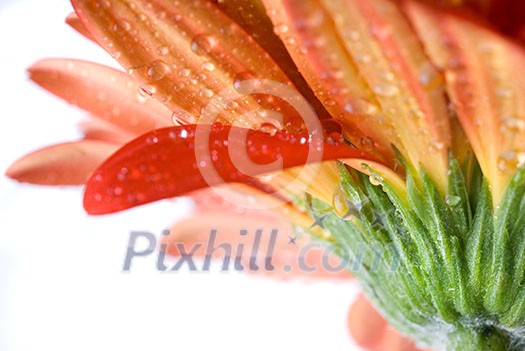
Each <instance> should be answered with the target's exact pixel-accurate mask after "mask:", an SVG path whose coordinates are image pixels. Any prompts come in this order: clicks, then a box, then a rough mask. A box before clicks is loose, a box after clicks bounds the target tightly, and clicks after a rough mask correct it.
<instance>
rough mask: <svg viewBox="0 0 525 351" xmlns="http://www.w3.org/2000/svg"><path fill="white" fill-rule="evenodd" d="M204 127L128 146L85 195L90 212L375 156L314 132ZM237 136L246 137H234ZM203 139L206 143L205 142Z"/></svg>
mask: <svg viewBox="0 0 525 351" xmlns="http://www.w3.org/2000/svg"><path fill="white" fill-rule="evenodd" d="M202 127H204V128H205V129H197V128H196V126H193V125H192V126H180V127H171V128H164V129H160V130H156V131H153V132H151V133H147V134H145V135H143V136H141V137H139V138H137V139H135V140H134V141H132V142H130V143H129V144H127V145H125V146H124V147H123V148H122V149H121V150H119V151H118V152H117V153H116V154H115V155H113V156H112V157H111V158H110V159H109V160H107V161H106V162H105V163H104V164H103V165H102V166H101V167H100V168H99V169H98V170H97V172H95V174H94V176H93V177H92V178H91V180H90V181H89V182H88V184H87V186H86V190H85V196H84V207H85V208H86V210H87V211H88V213H90V214H105V213H111V212H116V211H120V210H124V209H127V208H130V207H133V206H138V205H141V204H145V203H148V202H152V201H156V200H160V199H165V198H169V197H174V196H180V195H183V194H185V193H187V192H189V191H192V190H197V189H200V188H204V187H208V186H212V185H217V184H221V183H224V182H240V183H245V184H251V185H253V186H258V185H259V184H260V182H259V181H257V180H256V179H255V178H254V176H255V175H260V174H263V173H268V172H275V171H277V170H280V169H286V168H290V167H294V166H298V165H301V164H304V163H305V162H307V160H309V162H319V161H321V160H333V159H336V158H365V159H367V158H369V156H368V155H366V154H364V153H363V152H361V151H358V150H356V149H353V148H350V147H349V146H348V145H346V144H332V143H329V142H324V146H323V147H322V149H320V147H321V146H320V145H316V144H315V143H314V142H311V143H309V142H307V141H308V139H309V137H310V136H309V135H308V134H290V133H287V132H282V131H280V132H276V133H275V134H267V133H264V132H261V131H254V130H247V129H242V128H233V127H227V126H222V125H218V124H215V125H214V126H211V127H206V126H199V128H202ZM208 133H209V134H208ZM235 135H237V136H240V135H243V136H244V138H245V139H244V140H241V139H243V138H233V139H232V138H231V137H232V136H235ZM203 137H204V138H206V139H205V141H204V142H203V141H202V140H199V138H203ZM321 142H323V141H322V140H321ZM312 151H316V152H312ZM312 155H314V159H315V160H314V159H312V158H311V156H312ZM317 156H318V157H319V159H317ZM239 162H240V163H239ZM239 167H242V171H240V170H239ZM123 170H125V173H124V174H123V173H122V171H123ZM250 175H252V176H250ZM115 189H118V191H116V192H115V191H114V190H115ZM270 191H273V190H270Z"/></svg>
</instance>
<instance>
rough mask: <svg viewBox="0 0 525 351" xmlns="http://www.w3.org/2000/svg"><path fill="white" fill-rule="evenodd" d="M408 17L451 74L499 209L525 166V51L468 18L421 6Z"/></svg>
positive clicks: (450, 86) (452, 90) (452, 91)
mask: <svg viewBox="0 0 525 351" xmlns="http://www.w3.org/2000/svg"><path fill="white" fill-rule="evenodd" d="M407 13H408V15H409V16H410V18H411V19H412V21H413V23H414V26H415V28H416V29H417V31H418V32H419V34H420V36H421V38H422V40H423V42H424V44H425V46H426V49H427V51H428V53H429V54H430V55H431V56H432V58H433V60H434V62H436V63H437V64H438V65H439V66H440V68H441V69H442V70H444V71H445V75H446V81H447V91H448V93H449V95H450V97H451V100H452V102H453V104H454V108H455V110H456V112H457V115H458V118H459V120H460V122H461V124H462V126H463V129H464V131H465V133H466V134H467V136H468V139H469V140H470V143H471V144H472V148H473V149H474V152H475V154H476V157H477V159H478V161H479V163H480V166H481V169H482V171H483V174H484V175H485V177H487V179H488V180H489V182H490V185H491V188H492V195H493V200H494V204H497V203H498V202H499V200H500V198H501V196H502V194H503V191H504V190H505V188H506V186H507V184H508V182H509V179H510V178H511V177H512V176H513V175H514V174H515V173H516V169H517V166H519V165H522V164H524V163H525V143H524V142H523V140H524V138H525V78H524V76H523V74H521V72H525V52H524V51H523V49H522V48H521V47H519V46H517V45H516V44H514V43H512V42H510V41H507V40H506V39H504V38H502V37H501V36H499V35H498V34H496V33H494V32H492V31H491V30H489V29H487V28H485V27H483V26H481V25H479V24H477V23H474V22H473V21H472V20H469V19H468V18H464V17H458V16H455V15H452V14H450V13H445V12H440V11H438V10H436V9H435V8H431V7H428V6H424V5H421V4H418V3H416V2H409V3H408V4H407Z"/></svg>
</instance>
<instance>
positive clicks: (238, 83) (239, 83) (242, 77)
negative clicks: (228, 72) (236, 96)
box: [233, 71, 257, 94]
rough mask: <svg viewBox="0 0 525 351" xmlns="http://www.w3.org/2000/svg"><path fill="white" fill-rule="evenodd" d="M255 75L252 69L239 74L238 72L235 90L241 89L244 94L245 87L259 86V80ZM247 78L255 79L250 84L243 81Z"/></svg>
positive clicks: (234, 85)
mask: <svg viewBox="0 0 525 351" xmlns="http://www.w3.org/2000/svg"><path fill="white" fill-rule="evenodd" d="M255 79H256V78H255V75H254V74H253V73H252V72H250V71H244V72H241V73H239V74H237V75H236V76H235V77H234V79H233V87H234V88H235V90H237V91H239V92H240V93H241V94H243V93H244V92H243V90H244V88H249V87H251V86H253V88H255V89H256V88H257V81H256V80H255ZM246 80H254V81H253V82H252V83H250V84H246V83H243V82H244V81H246ZM254 84H255V85H254Z"/></svg>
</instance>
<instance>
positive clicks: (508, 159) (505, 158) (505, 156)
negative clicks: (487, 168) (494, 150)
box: [498, 150, 517, 174]
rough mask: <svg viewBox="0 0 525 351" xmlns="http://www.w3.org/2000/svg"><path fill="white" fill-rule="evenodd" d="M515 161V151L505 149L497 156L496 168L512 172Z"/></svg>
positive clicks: (508, 172)
mask: <svg viewBox="0 0 525 351" xmlns="http://www.w3.org/2000/svg"><path fill="white" fill-rule="evenodd" d="M516 161H517V158H516V153H515V152H514V151H512V150H505V151H503V152H502V153H501V154H500V155H499V157H498V169H499V170H500V171H501V172H503V173H507V174H511V173H514V171H515V167H516V165H517V162H516Z"/></svg>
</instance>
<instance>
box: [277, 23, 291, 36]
mask: <svg viewBox="0 0 525 351" xmlns="http://www.w3.org/2000/svg"><path fill="white" fill-rule="evenodd" d="M273 29H274V32H275V34H277V35H279V34H285V33H287V32H288V29H289V28H288V25H287V24H284V23H281V24H277V25H275V27H274V28H273Z"/></svg>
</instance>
